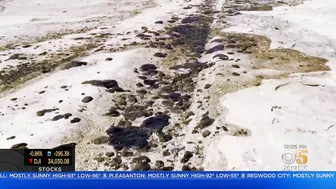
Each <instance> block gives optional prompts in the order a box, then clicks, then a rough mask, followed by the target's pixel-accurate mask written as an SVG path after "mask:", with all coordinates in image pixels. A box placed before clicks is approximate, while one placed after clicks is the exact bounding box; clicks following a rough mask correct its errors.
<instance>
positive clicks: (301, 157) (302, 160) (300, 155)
mask: <svg viewBox="0 0 336 189" xmlns="http://www.w3.org/2000/svg"><path fill="white" fill-rule="evenodd" d="M307 153H308V152H307V150H298V151H297V152H296V163H297V164H299V165H302V164H306V163H307V162H308V156H307V155H306V154H307Z"/></svg>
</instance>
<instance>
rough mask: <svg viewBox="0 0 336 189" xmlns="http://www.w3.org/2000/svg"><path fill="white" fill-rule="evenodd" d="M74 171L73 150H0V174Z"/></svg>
mask: <svg viewBox="0 0 336 189" xmlns="http://www.w3.org/2000/svg"><path fill="white" fill-rule="evenodd" d="M74 171H75V150H74V149H0V172H74Z"/></svg>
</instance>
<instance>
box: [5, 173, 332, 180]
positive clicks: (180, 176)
mask: <svg viewBox="0 0 336 189" xmlns="http://www.w3.org/2000/svg"><path fill="white" fill-rule="evenodd" d="M335 174H336V171H335V172H70V173H64V172H62V173H55V172H53V173H41V172H40V173H38V172H31V173H27V172H17V173H15V172H11V173H9V172H7V173H0V180H1V179H43V180H45V179H70V180H72V179H79V180H96V179H103V180H106V179H110V180H127V179H128V180H134V179H140V180H141V179H149V180H151V179H153V180H155V179H156V180H158V179H164V180H186V179H192V180H194V179H196V180H197V179H198V180H203V179H204V180H243V179H264V180H268V179H335V180H336V177H335V176H336V175H335Z"/></svg>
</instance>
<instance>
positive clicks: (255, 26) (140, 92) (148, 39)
mask: <svg viewBox="0 0 336 189" xmlns="http://www.w3.org/2000/svg"><path fill="white" fill-rule="evenodd" d="M335 10H336V2H334V1H333V0H324V1H322V2H321V1H317V0H307V1H303V0H300V1H299V0H297V1H296V0H283V1H281V2H279V1H276V0H265V1H247V0H246V1H244V0H242V1H234V0H183V1H182V0H139V1H136V2H134V1H131V0H125V1H122V2H120V1H115V0H97V1H81V0H72V1H71V2H69V1H64V0H59V1H52V0H43V1H42V0H30V1H26V0H12V1H1V0H0V20H1V22H0V148H54V147H56V146H59V145H63V144H69V143H76V168H77V169H78V170H166V171H169V170H175V171H178V170H244V171H247V170H251V171H252V170H253V171H257V170H277V171H278V170H283V169H284V166H286V164H284V162H283V159H282V157H283V153H284V152H285V151H286V150H292V151H295V152H296V151H299V150H306V151H307V152H306V154H305V155H306V156H307V157H308V161H307V162H306V163H305V166H306V167H307V170H309V171H313V170H319V171H320V170H334V169H336V158H335V157H336V156H335V155H336V150H335V146H336V138H335V136H336V132H335V129H336V126H334V125H335V124H336V118H335V116H334V115H336V108H335V107H336V106H335V102H336V95H335V94H336V75H335V62H336V59H335V57H336V53H335V49H336V35H335V34H334V32H333V31H334V29H335V28H336V23H334V22H332V20H333V18H334V16H335V15H336V11H335ZM312 15H314V16H312ZM289 148H290V149H289ZM293 165H295V166H301V164H297V163H294V164H293Z"/></svg>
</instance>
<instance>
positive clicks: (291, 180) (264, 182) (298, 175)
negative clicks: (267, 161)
mask: <svg viewBox="0 0 336 189" xmlns="http://www.w3.org/2000/svg"><path fill="white" fill-rule="evenodd" d="M38 187H39V188H43V187H44V188H47V189H59V188H62V189H66V188H71V189H75V188H81V189H85V188H88V189H92V188H118V189H119V188H122V189H128V188H129V189H138V188H146V189H149V188H155V189H158V188H159V189H179V188H181V189H187V188H188V189H189V188H191V189H210V188H216V189H219V188H225V189H226V188H246V189H248V188H258V189H263V188H265V189H266V188H272V189H278V188H286V189H289V188H296V189H297V188H319V189H320V188H323V189H328V188H333V189H334V188H336V172H331V171H328V172H257V171H255V172H242V171H236V172H125V171H124V172H119V171H118V172H72V173H64V172H62V173H61V172H57V173H56V172H49V173H48V172H44V173H42V172H32V173H0V189H12V188H13V189H14V188H20V189H24V188H27V189H28V188H38Z"/></svg>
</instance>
